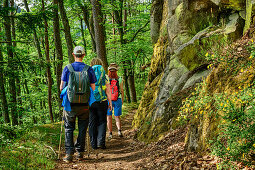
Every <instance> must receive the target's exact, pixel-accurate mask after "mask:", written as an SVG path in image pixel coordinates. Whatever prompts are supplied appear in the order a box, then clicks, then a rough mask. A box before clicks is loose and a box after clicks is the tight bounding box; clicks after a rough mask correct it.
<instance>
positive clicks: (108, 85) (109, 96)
mask: <svg viewBox="0 0 255 170" xmlns="http://www.w3.org/2000/svg"><path fill="white" fill-rule="evenodd" d="M105 92H106V95H107V100H108V101H109V108H110V111H112V95H111V90H110V84H109V83H108V84H106V89H105Z"/></svg>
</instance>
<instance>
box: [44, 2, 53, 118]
mask: <svg viewBox="0 0 255 170" xmlns="http://www.w3.org/2000/svg"><path fill="white" fill-rule="evenodd" d="M42 9H43V11H44V12H45V7H44V0H42ZM48 34H49V33H48V23H47V19H46V17H44V39H45V56H46V63H47V66H46V70H47V78H48V108H49V114H50V120H51V122H54V118H53V112H52V102H51V98H52V95H51V88H52V77H51V70H50V48H49V47H50V46H49V36H48Z"/></svg>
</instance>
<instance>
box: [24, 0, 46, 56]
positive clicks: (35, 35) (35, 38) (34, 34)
mask: <svg viewBox="0 0 255 170" xmlns="http://www.w3.org/2000/svg"><path fill="white" fill-rule="evenodd" d="M23 2H24V5H25V8H26V10H27V12H30V10H29V7H28V3H27V0H23ZM32 30H33V36H34V45H35V47H36V49H37V53H38V57H39V59H40V60H41V61H42V58H43V57H42V52H41V46H40V42H39V39H38V36H37V33H36V29H35V27H34V26H32Z"/></svg>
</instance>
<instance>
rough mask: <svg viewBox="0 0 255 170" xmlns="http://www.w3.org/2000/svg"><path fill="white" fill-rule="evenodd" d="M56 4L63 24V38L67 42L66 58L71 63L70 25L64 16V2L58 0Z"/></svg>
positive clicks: (71, 41) (72, 60) (72, 59)
mask: <svg viewBox="0 0 255 170" xmlns="http://www.w3.org/2000/svg"><path fill="white" fill-rule="evenodd" d="M58 5H59V11H60V16H61V19H62V23H63V26H64V30H65V39H66V44H67V49H68V59H69V63H73V62H74V58H73V55H72V53H73V40H72V36H71V33H70V25H69V21H68V18H67V16H66V10H65V7H64V2H63V0H58Z"/></svg>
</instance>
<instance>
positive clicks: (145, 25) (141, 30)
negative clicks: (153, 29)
mask: <svg viewBox="0 0 255 170" xmlns="http://www.w3.org/2000/svg"><path fill="white" fill-rule="evenodd" d="M149 23H150V20H149V21H147V22H146V24H145V25H144V26H143V27H141V28H140V29H139V30H137V31H136V33H135V34H134V36H133V38H132V39H131V40H130V41H129V42H133V41H134V40H135V38H136V36H137V35H138V33H139V32H140V31H142V29H144V28H145V27H146V26H147V25H148V24H149Z"/></svg>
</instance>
